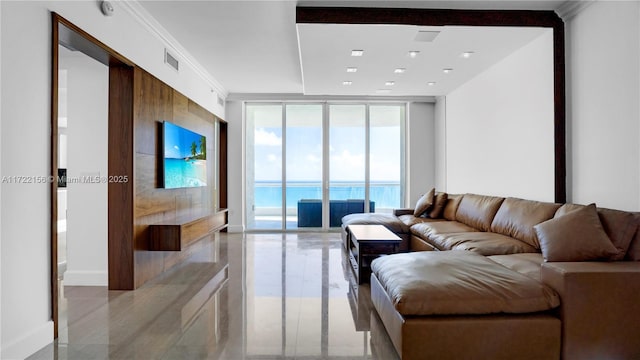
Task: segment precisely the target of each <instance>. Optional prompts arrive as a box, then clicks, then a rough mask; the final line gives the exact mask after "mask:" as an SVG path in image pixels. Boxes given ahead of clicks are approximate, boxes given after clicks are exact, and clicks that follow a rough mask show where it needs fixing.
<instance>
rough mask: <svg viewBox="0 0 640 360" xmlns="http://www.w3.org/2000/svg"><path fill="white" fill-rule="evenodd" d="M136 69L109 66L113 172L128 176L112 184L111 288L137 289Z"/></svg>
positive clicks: (110, 150)
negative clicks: (135, 184)
mask: <svg viewBox="0 0 640 360" xmlns="http://www.w3.org/2000/svg"><path fill="white" fill-rule="evenodd" d="M133 73H134V69H133V68H132V67H129V66H111V67H110V68H109V77H110V79H109V135H108V142H109V155H108V157H109V160H108V172H109V176H114V177H120V176H127V178H128V181H126V182H112V183H109V185H108V202H109V207H108V219H109V220H108V239H109V240H108V243H109V246H108V248H109V250H108V252H109V255H108V260H109V266H108V267H109V289H110V290H131V289H133V286H134V283H133V272H134V267H133V238H132V234H133V226H132V225H133V211H132V209H133V151H132V150H133V82H134V79H133Z"/></svg>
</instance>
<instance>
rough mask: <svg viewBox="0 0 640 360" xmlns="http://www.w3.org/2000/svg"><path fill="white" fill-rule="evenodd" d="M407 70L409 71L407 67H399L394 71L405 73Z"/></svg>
mask: <svg viewBox="0 0 640 360" xmlns="http://www.w3.org/2000/svg"><path fill="white" fill-rule="evenodd" d="M405 71H407V69H405V68H397V69H395V70H393V72H394V73H396V74H404V72H405Z"/></svg>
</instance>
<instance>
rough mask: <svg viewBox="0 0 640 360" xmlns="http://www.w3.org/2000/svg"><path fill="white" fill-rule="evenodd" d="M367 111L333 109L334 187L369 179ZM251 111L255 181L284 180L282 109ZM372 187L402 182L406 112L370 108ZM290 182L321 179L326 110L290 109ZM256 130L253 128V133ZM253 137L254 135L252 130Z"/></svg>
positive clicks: (313, 107)
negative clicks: (375, 183)
mask: <svg viewBox="0 0 640 360" xmlns="http://www.w3.org/2000/svg"><path fill="white" fill-rule="evenodd" d="M364 109H365V108H364V106H362V105H331V106H330V110H329V111H330V117H329V118H330V119H329V124H330V129H329V157H330V158H329V159H330V160H329V164H330V171H329V172H330V174H329V176H330V179H331V181H340V182H341V181H349V182H351V181H361V182H364V179H365V131H364V124H365V121H364V118H365V114H364ZM254 110H255V111H251V110H250V111H248V114H249V116H248V119H249V123H253V124H254V126H252V127H253V130H254V133H253V135H254V141H253V143H254V144H255V152H254V171H255V180H256V181H280V180H281V178H282V156H283V154H282V151H283V131H282V128H281V123H282V122H281V117H282V108H281V107H280V105H269V106H267V107H265V108H262V106H261V108H260V109H254ZM370 114H371V131H370V146H371V169H370V171H371V181H391V182H400V178H401V158H400V151H401V145H400V127H399V126H398V125H397V124H398V123H399V119H400V117H401V111H400V110H399V108H397V107H391V106H371V107H370ZM286 115H287V125H288V126H287V133H286V143H287V146H286V149H287V154H286V156H287V181H317V182H319V181H321V179H322V105H306V106H305V105H288V106H287V113H286ZM250 128H251V127H250ZM249 131H250V130H249Z"/></svg>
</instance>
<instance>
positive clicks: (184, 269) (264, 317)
mask: <svg viewBox="0 0 640 360" xmlns="http://www.w3.org/2000/svg"><path fill="white" fill-rule="evenodd" d="M203 251H204V252H205V253H204V254H201V255H199V254H196V255H195V256H193V257H192V258H191V261H189V262H187V263H185V264H182V265H180V266H178V267H176V268H175V269H173V270H172V271H170V272H168V273H166V274H164V275H163V276H161V277H158V278H156V279H154V280H153V281H151V282H149V283H147V284H145V285H144V286H143V287H141V288H139V289H137V290H135V291H107V290H106V288H103V287H63V286H61V294H62V298H61V299H60V317H61V319H60V335H59V339H58V340H57V341H56V342H54V343H53V344H51V345H49V346H47V347H45V348H43V349H42V350H40V351H39V352H37V353H36V354H34V355H33V356H31V357H30V358H29V359H34V360H39V359H83V360H84V359H308V360H312V359H340V360H348V359H385V360H386V359H390V360H395V359H397V355H396V353H395V351H394V349H393V346H392V344H391V342H390V340H389V338H388V336H387V335H386V333H384V331H383V330H381V329H382V327H381V324H380V320H379V318H378V317H377V314H376V313H375V310H373V311H372V310H371V309H372V307H371V301H370V294H369V287H368V286H367V285H362V286H360V287H359V288H358V287H357V286H356V285H354V283H353V277H352V274H351V273H350V272H349V271H350V269H346V270H345V268H344V265H343V261H344V260H345V258H344V250H343V248H342V242H341V239H340V234H338V233H302V234H220V235H219V236H218V237H217V238H216V242H215V244H214V245H212V246H211V247H210V248H205V249H204V250H203ZM350 280H351V281H350Z"/></svg>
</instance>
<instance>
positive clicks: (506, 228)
mask: <svg viewBox="0 0 640 360" xmlns="http://www.w3.org/2000/svg"><path fill="white" fill-rule="evenodd" d="M559 207H560V204H553V203H546V202H540V201H533V200H523V199H516V198H506V199H505V200H504V201H503V202H502V205H500V209H498V212H497V213H496V216H495V217H494V218H493V222H492V223H491V231H492V232H495V233H498V234H502V235H507V236H511V237H512V238H516V239H518V240H521V241H524V242H526V243H527V244H529V245H531V246H533V247H534V248H536V249H540V244H539V243H538V237H537V236H536V232H535V230H534V229H533V226H534V225H537V224H540V223H541V222H543V221H547V220H549V219H551V218H553V215H554V214H555V213H556V211H557V210H558V208H559Z"/></svg>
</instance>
